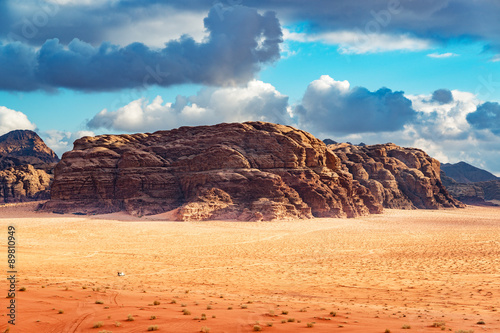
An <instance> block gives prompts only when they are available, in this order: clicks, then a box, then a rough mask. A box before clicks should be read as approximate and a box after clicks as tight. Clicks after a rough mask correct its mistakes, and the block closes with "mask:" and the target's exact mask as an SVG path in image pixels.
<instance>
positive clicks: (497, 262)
mask: <svg viewBox="0 0 500 333" xmlns="http://www.w3.org/2000/svg"><path fill="white" fill-rule="evenodd" d="M36 205H37V203H24V204H13V205H7V206H2V207H0V225H1V230H3V232H4V236H3V239H4V240H5V239H6V237H7V226H8V225H14V226H15V227H16V239H17V243H18V248H17V251H18V252H17V270H18V279H19V280H18V282H17V289H20V288H26V290H25V291H18V292H17V293H16V300H17V317H16V321H17V324H16V326H14V327H11V329H10V332H26V333H30V332H37V333H38V332H40V333H42V332H54V333H60V332H96V333H97V332H102V331H105V332H114V333H116V332H146V331H148V328H150V327H151V328H150V329H153V327H154V326H155V325H157V326H158V331H159V332H193V333H194V332H200V331H202V330H203V329H205V331H208V330H207V328H208V329H210V332H228V333H233V332H251V331H254V329H255V330H257V329H258V327H255V328H254V326H255V325H259V326H260V327H261V329H262V331H263V332H302V331H305V332H380V333H383V332H385V331H386V330H390V332H392V333H394V332H439V331H442V330H443V331H452V332H457V331H459V330H463V331H465V332H469V331H470V330H473V331H474V332H483V331H486V332H499V331H500V314H499V312H498V311H497V310H498V307H499V305H498V299H499V297H500V208H499V207H474V206H469V207H467V208H465V209H445V210H409V211H408V210H407V211H405V210H393V209H386V210H384V213H383V214H380V215H371V216H365V217H358V218H355V219H343V218H342V219H311V220H292V221H279V222H227V221H210V222H167V221H165V220H166V219H168V217H169V216H168V214H163V215H156V216H148V217H131V216H128V215H126V214H124V213H114V214H108V215H96V216H92V217H88V216H78V215H71V214H67V215H58V214H52V213H45V212H44V213H41V212H35V211H34V210H35V207H36ZM6 252H7V251H6V245H5V242H2V253H3V254H4V259H3V260H1V262H2V266H1V267H2V269H3V271H4V274H6V271H7V255H6ZM118 271H123V272H125V276H117V272H118ZM1 284H2V286H1V289H2V290H4V293H5V294H6V291H7V289H8V288H7V283H6V280H5V279H3V280H2V282H1ZM3 299H4V301H2V304H3V305H2V309H4V310H3V311H2V314H1V316H0V329H1V330H2V331H3V330H5V329H6V327H7V320H8V317H7V316H6V314H7V309H6V306H7V302H8V299H6V298H3ZM183 310H185V312H186V314H184V313H183ZM202 314H205V316H202ZM129 315H130V316H129ZM152 316H155V317H152ZM128 318H130V319H133V320H128ZM151 318H156V319H151ZM483 323H484V324H483ZM270 325H272V326H270ZM94 326H95V328H94ZM308 326H312V327H308ZM408 326H409V327H410V328H409V329H403V327H408ZM433 326H436V327H433Z"/></svg>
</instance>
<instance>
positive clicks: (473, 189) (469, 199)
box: [441, 171, 500, 205]
mask: <svg viewBox="0 0 500 333" xmlns="http://www.w3.org/2000/svg"><path fill="white" fill-rule="evenodd" d="M441 179H442V180H443V184H444V186H446V189H447V190H448V191H449V192H450V193H451V195H453V197H455V198H457V199H458V200H460V201H462V202H465V203H466V204H471V205H492V203H491V202H489V200H496V201H500V180H490V181H483V182H474V183H471V182H468V183H459V182H457V181H455V179H453V178H451V177H448V176H447V175H446V174H445V173H444V172H443V171H441Z"/></svg>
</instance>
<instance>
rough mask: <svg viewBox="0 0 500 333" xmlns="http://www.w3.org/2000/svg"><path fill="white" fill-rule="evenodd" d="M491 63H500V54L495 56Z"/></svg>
mask: <svg viewBox="0 0 500 333" xmlns="http://www.w3.org/2000/svg"><path fill="white" fill-rule="evenodd" d="M490 61H491V62H498V61H500V54H495V55H494V56H493V57H492V58H491V59H490Z"/></svg>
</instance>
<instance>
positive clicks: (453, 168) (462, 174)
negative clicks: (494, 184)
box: [441, 162, 500, 183]
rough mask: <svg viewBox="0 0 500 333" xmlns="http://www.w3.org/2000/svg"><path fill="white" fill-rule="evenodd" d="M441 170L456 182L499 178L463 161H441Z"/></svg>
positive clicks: (474, 181)
mask: <svg viewBox="0 0 500 333" xmlns="http://www.w3.org/2000/svg"><path fill="white" fill-rule="evenodd" d="M441 170H443V171H444V173H445V174H446V176H448V177H450V178H452V179H453V180H455V181H456V182H458V183H476V182H486V181H489V180H500V178H498V177H496V176H495V175H493V174H492V173H490V172H488V171H486V170H483V169H479V168H476V167H475V166H472V165H470V164H468V163H465V162H458V163H455V164H450V163H443V164H441Z"/></svg>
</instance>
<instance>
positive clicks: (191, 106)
mask: <svg viewBox="0 0 500 333" xmlns="http://www.w3.org/2000/svg"><path fill="white" fill-rule="evenodd" d="M287 107H288V97H287V96H284V95H282V94H280V93H279V92H278V91H277V90H276V88H274V87H273V86H272V85H270V84H268V83H264V82H262V81H256V80H253V81H251V82H249V83H248V85H246V86H244V87H228V88H218V89H216V88H203V89H201V90H200V91H199V92H198V94H197V95H195V96H189V97H184V96H177V99H176V101H175V103H171V102H167V103H164V101H163V99H162V98H161V96H157V97H156V98H155V99H154V100H153V101H152V102H149V101H148V100H146V99H144V98H141V99H137V100H135V101H132V102H130V103H129V104H127V105H125V106H123V107H121V108H119V109H118V110H115V111H108V110H106V109H104V110H102V111H101V112H99V113H98V114H97V115H95V116H94V117H93V118H92V119H91V120H90V121H89V122H88V126H89V127H90V128H107V129H112V130H117V131H126V132H152V131H156V130H164V129H171V128H175V127H179V126H183V125H192V126H194V125H210V124H216V123H220V122H242V121H248V120H262V121H270V122H277V123H288V122H289V121H290V118H289V114H288V110H287Z"/></svg>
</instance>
